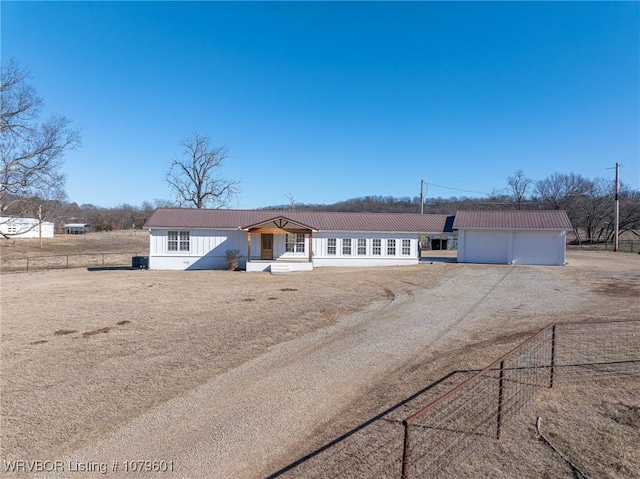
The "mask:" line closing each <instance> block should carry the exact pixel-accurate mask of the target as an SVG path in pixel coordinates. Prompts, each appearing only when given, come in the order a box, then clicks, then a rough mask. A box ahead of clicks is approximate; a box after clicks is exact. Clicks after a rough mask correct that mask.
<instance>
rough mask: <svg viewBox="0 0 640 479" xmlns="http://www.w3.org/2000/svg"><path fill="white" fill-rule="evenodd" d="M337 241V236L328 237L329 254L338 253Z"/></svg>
mask: <svg viewBox="0 0 640 479" xmlns="http://www.w3.org/2000/svg"><path fill="white" fill-rule="evenodd" d="M336 243H337V240H336V239H335V238H327V254H336Z"/></svg>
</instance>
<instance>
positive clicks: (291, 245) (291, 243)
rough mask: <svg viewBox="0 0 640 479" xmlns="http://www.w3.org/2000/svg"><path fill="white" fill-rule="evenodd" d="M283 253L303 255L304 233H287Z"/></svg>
mask: <svg viewBox="0 0 640 479" xmlns="http://www.w3.org/2000/svg"><path fill="white" fill-rule="evenodd" d="M285 251H286V252H287V253H304V233H288V234H287V237H286V249H285Z"/></svg>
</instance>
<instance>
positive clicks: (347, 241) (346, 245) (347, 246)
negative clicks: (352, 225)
mask: <svg viewBox="0 0 640 479" xmlns="http://www.w3.org/2000/svg"><path fill="white" fill-rule="evenodd" d="M342 254H343V255H347V256H351V238H344V239H343V240H342Z"/></svg>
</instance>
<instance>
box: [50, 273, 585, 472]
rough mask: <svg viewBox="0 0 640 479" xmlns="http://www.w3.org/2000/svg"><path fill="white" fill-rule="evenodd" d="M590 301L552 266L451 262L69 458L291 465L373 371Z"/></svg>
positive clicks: (201, 468)
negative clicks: (468, 334)
mask: <svg viewBox="0 0 640 479" xmlns="http://www.w3.org/2000/svg"><path fill="white" fill-rule="evenodd" d="M442 267H447V266H444V265H443V266H442ZM541 298H544V300H541ZM589 299H590V296H589V294H588V293H585V292H584V291H582V290H578V289H577V288H576V287H575V286H572V285H571V284H570V283H568V282H566V281H563V279H562V278H561V277H560V276H559V275H557V274H553V272H552V270H551V269H549V268H544V267H511V266H475V265H464V266H461V265H456V266H454V267H450V269H449V271H447V272H446V274H445V276H444V278H443V279H442V281H440V282H439V283H438V284H437V285H435V286H434V287H433V288H432V289H415V288H408V290H407V292H406V293H399V294H398V293H396V295H395V297H393V298H390V299H389V300H387V301H378V302H375V303H373V304H371V305H369V307H367V308H366V309H365V310H362V311H359V312H357V313H354V314H350V315H347V316H343V317H341V318H340V319H339V320H338V321H336V322H335V323H333V324H331V325H329V326H327V327H324V328H322V329H319V330H316V331H314V332H311V333H309V334H306V335H304V336H301V337H298V338H296V339H293V340H291V341H289V342H285V343H281V344H278V345H276V346H273V347H272V348H270V350H269V352H268V353H267V354H263V355H261V356H259V357H257V358H256V359H254V360H251V361H249V362H246V363H244V364H242V365H241V366H239V367H236V368H234V369H231V370H229V371H227V372H225V373H223V374H221V375H219V376H217V377H215V378H214V379H212V380H210V381H208V382H207V383H205V384H203V385H201V386H200V387H198V388H197V389H196V390H194V391H192V392H190V393H188V394H186V395H183V396H181V397H178V398H174V399H172V400H170V401H168V402H166V403H164V404H161V405H160V406H158V407H156V408H154V409H151V410H150V411H147V412H146V413H144V414H143V415H141V416H139V417H137V418H135V419H134V420H132V421H131V422H129V423H127V424H125V425H124V426H122V427H120V428H119V429H116V430H114V431H111V432H109V433H108V434H106V435H105V436H103V437H99V438H98V439H96V440H95V441H94V442H93V443H91V444H89V445H88V446H85V447H83V448H81V449H79V450H76V451H75V452H73V453H72V454H71V455H70V456H69V457H67V458H65V459H64V461H65V464H66V463H67V462H68V461H69V460H71V461H72V463H75V462H76V461H78V463H80V464H86V463H87V462H88V461H93V462H102V461H104V462H106V463H107V464H108V467H109V474H108V475H109V477H117V476H120V477H129V475H130V474H129V475H127V474H124V473H123V467H124V466H123V461H126V460H165V461H173V469H174V471H175V472H174V474H168V473H166V472H164V473H157V474H156V476H155V477H169V476H172V477H185V478H186V477H189V478H259V477H265V476H267V475H268V474H270V473H273V472H274V471H276V470H277V469H278V468H279V467H282V466H284V465H286V464H288V463H289V462H291V461H293V460H295V459H296V457H297V456H296V454H299V451H301V450H304V444H305V442H307V441H310V440H311V437H312V434H313V431H314V429H316V428H317V427H319V426H320V425H321V424H323V423H326V421H327V420H330V419H331V417H332V416H333V415H334V414H336V411H339V410H340V409H341V408H342V407H344V405H345V404H348V403H349V402H350V401H352V400H353V399H354V398H357V397H358V396H359V395H362V394H365V393H366V392H367V391H369V390H370V389H371V385H372V384H375V382H376V378H377V377H379V376H381V375H385V374H387V373H388V372H389V371H393V370H394V369H396V368H398V367H399V366H401V365H402V364H405V363H407V362H410V361H411V360H413V359H414V358H415V357H416V356H420V355H421V354H423V353H424V351H425V350H428V349H429V348H430V347H433V346H434V345H436V344H443V343H446V342H447V341H449V340H453V339H455V337H456V335H458V334H459V333H460V332H461V331H462V330H464V329H465V328H469V327H479V326H481V325H482V324H483V323H491V320H492V318H493V317H494V316H495V315H499V314H504V312H505V311H509V312H514V311H515V312H517V314H519V315H532V314H540V315H553V314H562V313H563V312H570V311H575V309H576V307H577V306H578V305H582V306H584V305H585V304H586V303H587V302H588V301H589ZM114 461H118V472H117V473H116V472H114V470H113V466H114V465H115V463H114ZM55 477H56V478H58V477H73V478H79V477H97V476H96V474H87V475H86V476H83V474H80V473H77V472H76V473H67V475H64V474H57V475H55ZM145 477H152V476H149V475H147V474H145Z"/></svg>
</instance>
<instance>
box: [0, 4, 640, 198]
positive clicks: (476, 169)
mask: <svg viewBox="0 0 640 479" xmlns="http://www.w3.org/2000/svg"><path fill="white" fill-rule="evenodd" d="M1 8H2V11H1V21H2V32H1V40H2V47H1V48H2V50H1V53H2V58H3V61H4V60H7V59H8V58H10V57H14V58H16V59H17V60H18V61H19V62H20V64H21V66H22V67H24V68H26V69H28V70H29V71H30V72H31V84H32V85H33V86H35V87H36V88H37V90H38V93H39V94H40V96H41V97H42V98H43V99H44V100H45V105H46V108H47V110H48V111H55V112H57V113H60V114H63V115H65V116H66V117H68V118H70V119H71V120H72V121H73V125H74V126H75V127H77V128H80V129H81V130H82V146H81V147H80V148H79V149H77V150H74V151H72V152H70V153H68V154H67V155H66V160H65V166H64V171H65V173H66V174H67V193H68V197H69V201H73V202H76V203H78V204H83V203H93V204H95V205H99V206H105V207H110V206H115V205H118V204H122V203H129V204H133V205H139V204H141V203H142V202H143V201H153V200H154V199H165V198H166V199H168V198H170V197H171V195H170V190H169V188H168V186H167V185H166V184H165V183H164V180H163V178H164V175H165V173H166V172H167V170H168V166H169V162H170V161H171V160H172V159H173V158H175V157H179V156H180V148H179V145H178V143H179V141H180V140H181V139H183V138H185V137H187V136H189V135H190V134H192V133H194V132H199V133H201V134H204V135H209V136H211V137H212V139H213V141H214V143H216V144H219V145H226V146H227V147H228V149H229V151H230V154H231V158H230V159H229V160H228V161H227V163H226V166H225V167H224V169H223V170H222V173H223V175H224V176H226V177H229V178H234V179H237V180H240V181H241V193H240V195H239V199H238V202H237V203H235V204H234V205H233V207H236V208H256V207H262V206H267V205H280V204H287V203H288V201H289V200H288V199H287V197H286V196H288V195H290V194H291V195H293V197H294V198H295V201H296V202H298V203H324V204H329V203H334V202H337V201H341V200H345V199H349V198H355V197H360V196H366V195H383V196H388V195H389V196H395V197H407V196H408V197H415V196H419V194H420V180H424V181H425V182H427V184H428V189H427V196H429V197H437V196H442V197H450V196H462V195H466V196H482V195H481V194H474V193H465V192H463V191H458V190H452V189H445V188H442V186H446V187H448V188H457V189H460V190H469V191H475V192H481V193H482V192H491V191H492V190H494V189H501V188H505V187H506V178H507V177H508V176H509V175H511V174H512V173H513V172H515V171H516V170H518V169H522V170H524V172H525V174H527V175H528V176H529V177H531V178H532V179H534V180H539V179H543V178H545V177H547V176H548V175H550V174H552V173H553V172H556V171H557V172H563V173H568V172H575V173H580V174H582V175H584V176H586V177H589V178H594V177H598V176H603V177H613V175H614V172H613V170H612V169H609V168H612V167H613V166H614V164H615V163H616V162H619V163H621V164H622V165H623V167H622V169H621V177H622V180H623V181H624V182H625V183H627V184H628V185H629V186H631V187H633V188H636V189H637V188H639V187H640V168H639V163H640V3H638V2H407V3H399V2H389V3H387V2H353V3H351V2H349V3H347V2H317V3H316V2H300V3H297V2H296V3H293V2H273V3H272V2H257V3H253V2H190V3H187V2H44V3H41V2H8V1H2V3H1ZM436 185H440V186H436Z"/></svg>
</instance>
